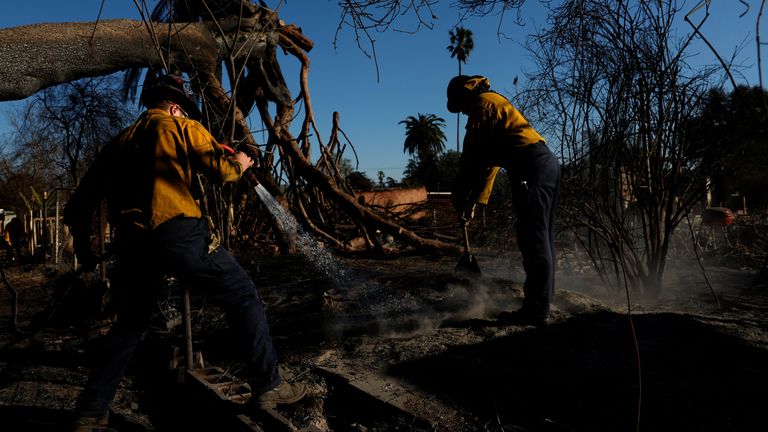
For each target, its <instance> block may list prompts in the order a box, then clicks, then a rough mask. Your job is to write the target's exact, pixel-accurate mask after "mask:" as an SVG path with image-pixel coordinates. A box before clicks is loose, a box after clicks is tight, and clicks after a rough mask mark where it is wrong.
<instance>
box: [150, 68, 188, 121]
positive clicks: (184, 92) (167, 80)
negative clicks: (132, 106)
mask: <svg viewBox="0 0 768 432" xmlns="http://www.w3.org/2000/svg"><path fill="white" fill-rule="evenodd" d="M163 100H168V101H171V102H175V103H177V104H179V106H181V109H183V110H184V111H185V112H186V113H187V115H188V116H189V117H190V118H192V119H194V120H200V119H201V118H202V117H203V115H202V113H201V112H200V108H198V107H197V102H196V101H195V98H194V95H193V94H192V92H191V91H190V90H189V88H188V85H187V84H186V83H185V82H184V78H182V77H181V76H180V75H172V74H168V75H161V76H159V77H157V78H156V79H154V80H153V81H152V82H151V83H148V84H146V85H145V86H144V90H143V91H142V92H141V103H142V104H144V106H147V107H149V106H152V105H154V104H156V103H158V102H160V101H163Z"/></svg>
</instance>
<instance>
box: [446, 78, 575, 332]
mask: <svg viewBox="0 0 768 432" xmlns="http://www.w3.org/2000/svg"><path fill="white" fill-rule="evenodd" d="M448 111H450V112H452V113H457V112H462V113H464V114H466V115H467V117H468V119H467V126H466V128H467V130H466V134H465V136H464V150H463V152H462V154H461V158H460V160H459V173H458V174H457V177H456V181H455V185H456V186H455V187H454V191H453V194H452V200H453V205H454V207H455V209H456V211H457V213H458V215H459V218H460V219H461V220H462V221H463V222H465V223H468V222H469V221H471V220H472V218H473V217H474V211H475V206H476V204H478V203H479V204H487V203H488V198H489V197H490V195H491V190H492V188H493V182H494V180H495V178H496V174H497V173H498V171H499V169H500V168H503V169H504V170H505V171H506V172H507V175H508V176H509V179H510V182H511V184H512V204H513V206H514V208H515V213H516V215H517V225H516V234H517V242H518V246H519V248H520V252H521V254H522V256H523V267H524V268H525V274H526V278H525V284H524V285H523V292H524V294H525V299H524V300H523V306H522V308H521V309H519V310H518V311H515V312H513V313H511V314H504V315H503V316H502V317H500V318H508V319H512V320H514V321H516V322H520V323H527V324H544V323H546V321H547V318H548V317H549V311H550V303H551V301H552V298H553V296H554V290H555V243H554V241H555V240H554V215H555V205H556V202H557V197H558V193H559V190H560V164H559V163H558V161H557V158H556V157H555V155H554V154H552V152H551V151H550V150H549V149H548V148H547V145H546V143H545V141H544V138H542V136H541V135H539V133H538V132H536V130H534V129H533V127H531V125H530V124H529V123H528V121H527V120H526V119H525V118H524V117H523V115H522V114H520V112H519V111H518V110H517V109H516V108H515V107H514V106H513V105H512V104H511V103H510V102H509V101H508V100H507V99H506V98H505V97H504V96H502V95H500V94H498V93H496V92H494V91H491V89H490V82H489V81H488V79H487V78H485V77H482V76H466V75H459V76H457V77H454V78H453V79H451V81H450V83H449V84H448Z"/></svg>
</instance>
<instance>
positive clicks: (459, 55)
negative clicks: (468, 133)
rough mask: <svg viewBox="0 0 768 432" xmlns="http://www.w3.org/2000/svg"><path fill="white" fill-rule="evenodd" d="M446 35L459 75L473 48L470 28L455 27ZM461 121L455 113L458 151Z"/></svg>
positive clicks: (457, 149)
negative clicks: (449, 41) (449, 40)
mask: <svg viewBox="0 0 768 432" xmlns="http://www.w3.org/2000/svg"><path fill="white" fill-rule="evenodd" d="M448 35H449V36H450V37H451V44H450V45H448V51H449V52H450V53H451V58H454V57H456V60H458V61H459V75H461V64H462V63H466V62H467V57H469V53H471V52H472V49H473V48H475V42H474V41H473V40H472V30H469V29H465V28H464V27H456V29H455V31H454V30H449V31H448ZM460 122H461V113H456V151H457V152H458V151H459V123H460Z"/></svg>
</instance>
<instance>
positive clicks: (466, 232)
mask: <svg viewBox="0 0 768 432" xmlns="http://www.w3.org/2000/svg"><path fill="white" fill-rule="evenodd" d="M461 227H462V229H463V230H464V252H466V253H469V223H467V222H465V223H462V224H461Z"/></svg>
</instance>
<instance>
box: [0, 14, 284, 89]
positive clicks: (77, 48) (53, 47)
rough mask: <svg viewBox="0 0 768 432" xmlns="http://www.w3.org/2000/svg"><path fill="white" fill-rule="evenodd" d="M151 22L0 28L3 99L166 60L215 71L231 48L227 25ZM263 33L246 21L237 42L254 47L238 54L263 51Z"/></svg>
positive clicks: (0, 65) (122, 21)
mask: <svg viewBox="0 0 768 432" xmlns="http://www.w3.org/2000/svg"><path fill="white" fill-rule="evenodd" d="M151 24H152V25H151V28H152V29H154V31H153V32H149V31H148V26H146V25H145V24H144V23H142V22H141V21H136V20H110V21H101V22H98V23H57V24H34V25H26V26H21V27H14V28H9V29H2V30H0V101H7V100H15V99H23V98H25V97H27V96H30V95H32V94H34V93H35V92H37V91H39V90H42V89H44V88H46V87H50V86H53V85H57V84H62V83H66V82H70V81H74V80H77V79H80V78H86V77H94V76H101V75H107V74H110V73H114V72H118V71H121V70H125V69H129V68H137V67H148V66H157V65H163V63H164V61H165V62H166V63H170V64H173V65H176V66H181V67H182V68H183V69H186V68H185V67H184V66H189V65H195V67H196V68H198V69H204V70H212V69H213V67H214V65H215V64H216V63H217V61H218V59H219V58H221V56H223V55H224V54H225V52H226V49H227V44H230V45H231V44H233V41H232V40H230V39H229V38H228V37H227V36H222V33H221V32H222V30H227V29H228V28H230V27H232V24H231V23H227V22H219V25H215V24H213V23H206V22H198V23H174V24H165V23H151ZM235 25H236V24H235ZM262 29H263V27H261V26H259V25H257V24H255V23H254V21H252V20H243V23H241V30H240V31H239V32H237V33H238V39H239V40H240V41H246V42H241V43H247V44H251V45H252V46H251V47H246V49H242V50H239V51H240V52H243V53H244V55H245V53H248V54H250V55H254V53H256V55H258V52H263V50H264V49H265V47H266V44H267V43H266V40H267V38H268V37H271V36H270V35H269V33H270V32H271V30H269V29H266V30H262ZM152 35H155V36H156V39H153V37H152ZM225 35H226V34H225ZM250 48H252V49H250Z"/></svg>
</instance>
